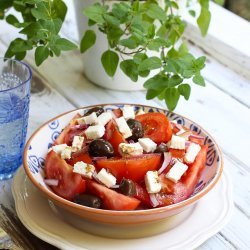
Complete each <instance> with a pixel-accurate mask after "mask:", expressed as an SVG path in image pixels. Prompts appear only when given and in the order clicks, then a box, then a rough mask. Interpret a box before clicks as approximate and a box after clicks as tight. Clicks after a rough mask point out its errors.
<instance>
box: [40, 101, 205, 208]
mask: <svg viewBox="0 0 250 250" xmlns="http://www.w3.org/2000/svg"><path fill="white" fill-rule="evenodd" d="M206 157H207V146H206V145H204V138H203V137H201V136H199V135H197V134H196V133H195V132H193V131H190V130H188V129H187V128H185V127H183V126H181V125H180V124H178V123H176V122H175V121H170V120H169V119H168V118H167V117H166V115H165V114H162V113H158V112H149V113H144V111H142V110H140V109H139V110H137V111H136V112H135V110H134V107H133V106H124V107H123V108H119V109H114V110H108V111H105V110H104V109H103V108H102V107H94V108H91V109H89V110H88V111H87V112H86V113H85V114H80V113H78V114H77V115H75V116H74V117H73V119H72V120H71V121H70V123H69V124H68V125H67V126H66V127H65V128H64V129H63V131H62V132H61V133H60V135H59V136H58V137H57V139H56V140H55V142H54V144H53V146H52V147H51V148H50V149H49V151H48V154H47V156H46V160H45V183H46V184H47V185H48V186H50V188H51V189H52V190H53V192H54V193H55V194H57V195H58V196H60V197H62V198H65V199H67V200H70V201H72V202H75V203H77V204H80V205H84V206H88V207H92V208H98V209H107V210H138V209H152V208H156V207H162V206H168V205H171V204H175V203H178V202H181V201H183V200H185V199H187V198H188V197H190V196H191V195H192V193H193V191H194V189H195V186H196V185H197V183H198V181H199V178H200V175H201V173H202V171H203V169H204V167H205V164H206Z"/></svg>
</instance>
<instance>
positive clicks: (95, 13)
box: [83, 3, 106, 24]
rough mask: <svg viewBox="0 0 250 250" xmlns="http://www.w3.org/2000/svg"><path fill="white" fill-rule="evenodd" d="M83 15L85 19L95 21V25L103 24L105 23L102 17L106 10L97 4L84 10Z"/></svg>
mask: <svg viewBox="0 0 250 250" xmlns="http://www.w3.org/2000/svg"><path fill="white" fill-rule="evenodd" d="M83 13H84V15H85V16H86V17H88V18H89V19H91V20H93V21H95V22H96V23H100V24H103V23H104V22H105V20H104V18H103V15H104V14H105V13H106V8H105V7H104V6H102V5H101V4H99V3H96V4H94V5H90V6H89V7H87V8H85V9H84V10H83Z"/></svg>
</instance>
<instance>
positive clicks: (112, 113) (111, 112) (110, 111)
mask: <svg viewBox="0 0 250 250" xmlns="http://www.w3.org/2000/svg"><path fill="white" fill-rule="evenodd" d="M107 113H110V114H111V116H112V118H114V119H116V118H117V117H116V115H115V114H114V112H113V111H112V110H110V109H109V110H107Z"/></svg>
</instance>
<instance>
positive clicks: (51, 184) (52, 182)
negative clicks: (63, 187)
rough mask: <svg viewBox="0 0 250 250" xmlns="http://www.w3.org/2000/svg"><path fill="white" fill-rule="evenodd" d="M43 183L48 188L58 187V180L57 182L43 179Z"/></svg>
mask: <svg viewBox="0 0 250 250" xmlns="http://www.w3.org/2000/svg"><path fill="white" fill-rule="evenodd" d="M44 183H45V184H47V185H49V186H54V187H56V186H58V183H59V180H57V179H45V180H44Z"/></svg>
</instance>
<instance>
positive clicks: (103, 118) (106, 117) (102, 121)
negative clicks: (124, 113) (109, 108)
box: [97, 112, 113, 126]
mask: <svg viewBox="0 0 250 250" xmlns="http://www.w3.org/2000/svg"><path fill="white" fill-rule="evenodd" d="M112 118H113V117H112V114H111V113H110V112H104V113H102V114H100V115H99V116H98V117H97V123H98V124H99V125H103V126H105V125H106V124H107V123H108V122H109V121H110V120H111V119H112Z"/></svg>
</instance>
